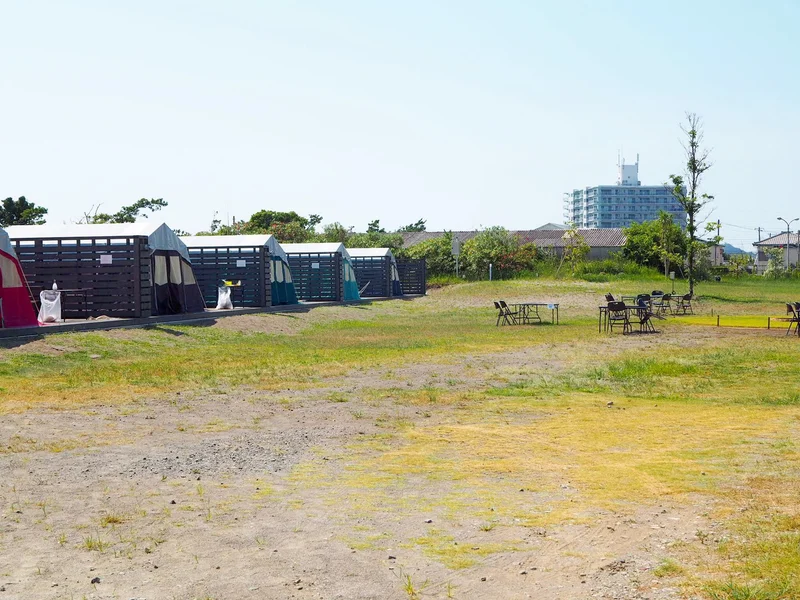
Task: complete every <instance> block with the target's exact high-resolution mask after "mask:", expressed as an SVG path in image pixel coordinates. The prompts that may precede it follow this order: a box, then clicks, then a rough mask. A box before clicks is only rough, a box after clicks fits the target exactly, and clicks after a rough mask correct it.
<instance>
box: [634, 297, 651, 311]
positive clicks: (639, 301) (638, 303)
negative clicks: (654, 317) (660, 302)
mask: <svg viewBox="0 0 800 600" xmlns="http://www.w3.org/2000/svg"><path fill="white" fill-rule="evenodd" d="M642 301H644V303H645V304H646V305H647V307H648V308H650V305H651V303H652V302H653V299H652V297H651V296H650V294H639V295H638V296H636V306H641V305H642Z"/></svg>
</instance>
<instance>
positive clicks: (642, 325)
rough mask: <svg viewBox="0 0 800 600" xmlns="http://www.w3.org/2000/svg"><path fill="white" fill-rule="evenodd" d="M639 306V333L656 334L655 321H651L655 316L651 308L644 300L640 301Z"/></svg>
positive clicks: (637, 313)
mask: <svg viewBox="0 0 800 600" xmlns="http://www.w3.org/2000/svg"><path fill="white" fill-rule="evenodd" d="M638 306H639V309H638V310H637V311H636V318H637V320H638V321H639V332H640V333H655V332H656V328H655V327H654V326H653V321H651V320H650V318H651V317H653V316H654V315H653V313H651V312H650V308H649V307H648V306H647V303H646V301H645V300H644V298H642V299H640V300H639V303H638Z"/></svg>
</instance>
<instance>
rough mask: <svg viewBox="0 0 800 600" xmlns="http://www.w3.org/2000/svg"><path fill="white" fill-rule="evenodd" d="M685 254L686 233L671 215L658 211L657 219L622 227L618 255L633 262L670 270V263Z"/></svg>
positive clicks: (666, 272) (665, 272) (678, 260)
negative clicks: (623, 232) (623, 241)
mask: <svg viewBox="0 0 800 600" xmlns="http://www.w3.org/2000/svg"><path fill="white" fill-rule="evenodd" d="M685 254H686V235H685V234H684V232H683V229H681V227H680V225H678V224H677V223H676V222H675V221H674V220H673V218H672V215H670V214H669V213H667V212H665V211H661V213H660V214H659V216H658V219H655V220H653V221H645V222H644V223H631V225H630V226H628V227H626V228H625V244H624V245H623V246H622V256H623V257H624V258H626V259H628V260H632V261H633V262H635V263H636V264H639V265H643V266H647V267H653V268H654V269H657V268H661V269H664V274H665V275H666V274H668V273H669V271H670V265H671V264H672V263H675V262H680V260H681V257H682V256H684V255H685Z"/></svg>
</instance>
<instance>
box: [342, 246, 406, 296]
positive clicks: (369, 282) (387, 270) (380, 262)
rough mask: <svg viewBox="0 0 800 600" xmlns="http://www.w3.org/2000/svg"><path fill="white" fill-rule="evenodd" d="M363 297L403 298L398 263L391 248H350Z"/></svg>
mask: <svg viewBox="0 0 800 600" xmlns="http://www.w3.org/2000/svg"><path fill="white" fill-rule="evenodd" d="M347 251H348V252H349V253H350V259H351V261H352V263H353V270H354V271H355V273H356V281H358V289H359V290H361V296H362V297H369V298H388V297H391V296H402V295H403V290H402V286H401V285H400V275H399V274H398V272H397V261H396V260H395V259H394V254H392V250H391V248H348V249H347Z"/></svg>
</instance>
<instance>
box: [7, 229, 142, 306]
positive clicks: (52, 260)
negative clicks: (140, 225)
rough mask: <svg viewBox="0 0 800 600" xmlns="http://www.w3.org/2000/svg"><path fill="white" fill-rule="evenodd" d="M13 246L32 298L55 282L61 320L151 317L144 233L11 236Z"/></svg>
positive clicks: (37, 296)
mask: <svg viewBox="0 0 800 600" xmlns="http://www.w3.org/2000/svg"><path fill="white" fill-rule="evenodd" d="M13 243H14V250H15V251H16V253H17V257H18V258H19V262H20V265H21V266H22V270H23V272H24V273H25V277H26V279H27V280H28V285H29V286H30V287H31V291H32V292H33V294H34V297H35V299H36V301H37V302H38V299H39V292H41V291H42V290H43V289H51V288H52V285H53V282H54V281H55V282H56V283H57V284H58V287H59V289H60V290H62V294H61V314H62V316H63V318H65V319H83V318H87V317H98V316H101V315H106V316H111V317H149V316H151V283H150V281H151V279H150V277H151V276H150V250H149V248H148V246H147V237H146V236H131V237H102V238H73V239H69V240H67V239H54V240H47V239H15V240H13Z"/></svg>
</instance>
